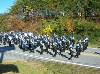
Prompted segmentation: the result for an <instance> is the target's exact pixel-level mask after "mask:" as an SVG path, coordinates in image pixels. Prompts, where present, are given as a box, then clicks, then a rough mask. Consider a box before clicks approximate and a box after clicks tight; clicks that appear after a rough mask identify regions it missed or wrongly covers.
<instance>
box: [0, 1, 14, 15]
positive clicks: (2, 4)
mask: <svg viewBox="0 0 100 74" xmlns="http://www.w3.org/2000/svg"><path fill="white" fill-rule="evenodd" d="M14 2H15V0H0V14H2V13H6V12H8V11H9V9H10V7H11V6H12V5H13V4H14Z"/></svg>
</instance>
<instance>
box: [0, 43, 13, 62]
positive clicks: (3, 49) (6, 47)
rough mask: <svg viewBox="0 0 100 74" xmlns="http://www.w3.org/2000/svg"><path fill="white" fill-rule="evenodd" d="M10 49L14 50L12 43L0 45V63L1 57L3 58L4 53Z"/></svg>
mask: <svg viewBox="0 0 100 74" xmlns="http://www.w3.org/2000/svg"><path fill="white" fill-rule="evenodd" d="M11 50H15V46H14V45H12V46H11V47H10V46H4V47H0V63H2V61H3V58H4V53H5V52H7V51H11Z"/></svg>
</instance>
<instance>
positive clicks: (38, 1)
mask: <svg viewBox="0 0 100 74" xmlns="http://www.w3.org/2000/svg"><path fill="white" fill-rule="evenodd" d="M10 14H17V16H18V18H19V19H22V20H25V21H27V20H31V19H34V18H36V17H40V18H44V19H48V18H57V17H58V16H69V17H72V18H84V19H90V20H96V19H97V21H98V20H99V19H100V0H16V2H15V3H14V5H13V6H12V7H11V9H10Z"/></svg>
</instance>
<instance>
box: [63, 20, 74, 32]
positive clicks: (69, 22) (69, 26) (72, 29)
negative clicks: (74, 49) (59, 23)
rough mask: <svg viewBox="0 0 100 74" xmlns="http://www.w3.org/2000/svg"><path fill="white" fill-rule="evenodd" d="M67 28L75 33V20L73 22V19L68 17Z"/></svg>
mask: <svg viewBox="0 0 100 74" xmlns="http://www.w3.org/2000/svg"><path fill="white" fill-rule="evenodd" d="M65 26H66V29H67V31H68V32H69V33H73V31H74V26H73V22H72V19H68V20H67V22H66V25H65Z"/></svg>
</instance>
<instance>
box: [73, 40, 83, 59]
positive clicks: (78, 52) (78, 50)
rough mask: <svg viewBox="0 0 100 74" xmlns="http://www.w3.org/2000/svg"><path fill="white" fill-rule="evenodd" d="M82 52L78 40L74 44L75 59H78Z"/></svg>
mask: <svg viewBox="0 0 100 74" xmlns="http://www.w3.org/2000/svg"><path fill="white" fill-rule="evenodd" d="M81 51H82V48H81V40H79V41H78V42H77V44H76V55H75V57H76V58H78V57H79V55H80V53H81Z"/></svg>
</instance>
